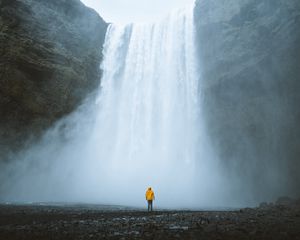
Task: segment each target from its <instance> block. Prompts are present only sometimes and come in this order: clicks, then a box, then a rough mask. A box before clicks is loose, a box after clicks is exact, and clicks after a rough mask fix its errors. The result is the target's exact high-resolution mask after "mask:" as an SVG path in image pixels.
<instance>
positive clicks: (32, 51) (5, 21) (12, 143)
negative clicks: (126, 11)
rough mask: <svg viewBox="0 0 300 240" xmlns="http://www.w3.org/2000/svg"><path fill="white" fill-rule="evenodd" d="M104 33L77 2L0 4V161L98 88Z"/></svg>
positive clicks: (1, 0) (16, 1)
mask: <svg viewBox="0 0 300 240" xmlns="http://www.w3.org/2000/svg"><path fill="white" fill-rule="evenodd" d="M106 28H107V23H105V22H104V21H103V19H102V18H101V17H100V16H99V15H98V14H97V13H96V12H95V11H93V10H92V9H89V8H87V7H85V6H84V5H83V4H82V3H81V2H80V1H79V0H51V1H46V0H11V1H4V0H0V46H1V47H0V116H1V118H0V155H1V159H0V160H3V156H4V153H8V152H10V151H15V150H17V149H19V148H20V147H21V146H22V145H24V144H25V142H26V141H25V140H26V139H27V140H29V139H28V138H29V136H32V135H33V136H38V135H39V134H40V133H41V132H42V131H43V130H44V129H46V128H48V127H49V126H51V124H53V123H54V122H55V121H56V120H58V119H60V118H61V117H63V116H65V115H66V114H68V113H70V112H72V111H73V110H74V109H75V108H76V107H77V106H78V105H79V104H80V103H81V102H82V100H83V99H84V98H85V97H86V96H87V94H89V93H91V92H92V91H93V90H94V89H95V88H97V87H98V85H99V79H100V76H101V72H100V69H99V65H100V62H101V59H102V45H103V41H104V36H105V33H106Z"/></svg>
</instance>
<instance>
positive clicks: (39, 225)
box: [0, 199, 300, 240]
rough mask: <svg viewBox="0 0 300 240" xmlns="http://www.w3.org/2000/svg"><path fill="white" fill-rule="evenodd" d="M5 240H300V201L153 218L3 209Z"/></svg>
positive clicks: (97, 208) (0, 226)
mask: <svg viewBox="0 0 300 240" xmlns="http://www.w3.org/2000/svg"><path fill="white" fill-rule="evenodd" d="M0 239H1V240H10V239H18V240H22V239H28V240H35V239H38V240H43V239H70V240H71V239H72V240H76V239H210V240H213V239H231V240H233V239H293V240H297V239H300V201H299V200H298V201H292V200H288V199H281V200H278V201H277V203H276V204H267V203H263V204H261V205H260V206H259V207H257V208H253V209H251V208H246V209H238V210H230V211H173V210H166V211H164V210H158V211H155V212H153V213H148V212H146V211H143V210H140V209H131V208H125V207H116V206H103V205H65V204H27V205H12V204H2V205H0Z"/></svg>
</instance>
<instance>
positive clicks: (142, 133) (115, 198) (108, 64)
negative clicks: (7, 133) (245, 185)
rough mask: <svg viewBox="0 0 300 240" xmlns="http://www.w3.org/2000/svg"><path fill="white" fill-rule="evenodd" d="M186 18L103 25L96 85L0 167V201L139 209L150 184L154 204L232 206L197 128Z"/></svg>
mask: <svg viewBox="0 0 300 240" xmlns="http://www.w3.org/2000/svg"><path fill="white" fill-rule="evenodd" d="M193 20H194V19H193V6H192V5H191V6H190V7H186V8H183V9H182V10H176V11H173V12H172V13H170V14H169V15H168V16H166V17H165V18H164V19H162V21H160V22H158V23H153V24H133V25H132V24H129V25H115V24H112V25H110V26H109V29H108V31H107V35H106V40H105V44H104V50H103V55H104V60H103V63H102V65H101V69H102V70H103V77H102V79H101V86H100V87H99V89H98V90H97V91H96V93H95V95H93V96H91V97H89V98H88V99H87V100H86V102H85V103H84V104H82V106H81V107H80V108H79V109H78V110H77V111H76V112H74V113H73V114H71V115H70V116H68V117H67V118H65V119H62V120H61V121H60V122H59V123H57V124H56V125H55V126H54V127H53V128H52V129H50V130H49V131H48V132H47V133H46V134H45V136H44V137H43V139H42V140H41V141H40V142H39V143H38V144H36V145H34V146H32V147H31V148H29V149H26V150H24V151H23V152H21V153H20V154H19V155H18V156H15V158H16V159H17V161H16V162H13V163H8V164H7V165H5V164H4V165H3V166H2V169H5V170H4V171H1V182H2V183H4V184H2V186H1V192H2V193H3V194H2V195H1V200H2V201H17V202H32V201H33V202H44V201H46V202H49V201H54V202H89V203H102V204H118V205H128V206H138V207H141V206H143V205H144V202H145V199H144V194H145V190H146V189H147V187H149V186H151V187H152V188H153V189H154V191H155V194H156V206H158V207H163V208H172V207H179V208H200V207H202V208H205V207H229V206H240V205H241V204H242V201H241V200H242V198H239V199H232V198H231V197H230V195H229V194H230V185H228V184H227V185H224V182H225V181H226V180H225V179H224V178H223V177H222V172H221V169H219V167H218V161H217V159H216V158H214V155H213V151H212V150H211V149H210V143H209V138H208V137H207V136H206V133H205V129H204V124H203V117H202V116H201V108H202V107H201V104H202V103H201V102H202V99H201V81H202V79H201V67H200V66H199V63H198V61H197V57H196V51H195V49H196V48H195V28H194V21H193ZM8 178H9V181H7V179H8ZM225 191H226V192H227V193H225Z"/></svg>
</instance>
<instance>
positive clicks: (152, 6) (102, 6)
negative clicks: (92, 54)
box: [82, 0, 194, 24]
mask: <svg viewBox="0 0 300 240" xmlns="http://www.w3.org/2000/svg"><path fill="white" fill-rule="evenodd" d="M82 2H83V3H84V4H86V5H87V6H89V7H91V8H94V9H95V10H96V11H97V12H98V13H99V14H100V15H101V16H102V17H103V18H104V20H105V21H107V22H113V23H123V24H124V23H130V22H136V23H137V22H139V23H141V22H153V21H157V20H159V19H161V18H163V17H164V16H166V15H167V14H168V13H169V12H170V11H172V10H174V9H179V8H182V7H185V6H186V5H192V4H193V2H194V1H193V0H164V1H160V0H100V1H99V0H82Z"/></svg>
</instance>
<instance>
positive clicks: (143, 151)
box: [91, 9, 200, 205]
mask: <svg viewBox="0 0 300 240" xmlns="http://www.w3.org/2000/svg"><path fill="white" fill-rule="evenodd" d="M196 67H197V63H196V57H195V47H194V29H193V14H192V9H191V10H181V11H177V12H174V13H172V14H170V16H169V17H167V18H166V19H165V20H164V21H162V22H159V23H155V24H143V25H127V26H115V25H111V26H110V27H109V29H108V32H107V36H106V40H105V45H104V62H103V64H102V69H103V79H102V84H101V93H100V95H99V112H98V116H97V122H96V126H95V129H94V135H93V139H92V140H91V141H92V143H96V142H97V143H99V145H100V146H99V148H98V147H97V149H94V150H95V152H97V155H98V156H99V159H101V161H100V162H99V171H101V165H104V166H105V167H104V168H103V170H104V171H105V172H102V171H101V172H102V173H101V175H102V176H103V179H105V182H109V183H110V184H109V185H108V187H109V188H113V189H118V192H120V194H121V195H122V196H123V198H124V201H128V202H130V200H131V199H139V198H140V196H139V195H140V194H141V193H140V191H139V190H142V189H145V188H146V187H147V186H152V187H153V188H154V190H156V191H157V195H159V196H160V202H163V201H164V202H165V203H166V204H167V202H168V201H170V200H171V199H177V201H180V202H183V201H184V202H186V203H187V205H188V204H190V202H191V201H193V200H194V196H192V195H193V192H194V189H193V184H194V182H195V179H194V174H195V172H194V170H195V163H196V161H197V157H198V154H197V153H198V152H197V150H198V148H199V133H200V129H199V120H200V119H199V113H200V111H199V82H198V79H199V75H198V74H197V68H196ZM96 161H98V160H96ZM104 162H105V163H104ZM91 165H92V166H94V165H97V163H96V162H95V163H93V164H91ZM105 182H104V184H103V186H102V188H104V189H105V187H106V184H105ZM179 189H181V190H180V191H178V190H179ZM186 190H187V191H188V192H187V191H186ZM191 194H192V195H191ZM158 199H159V198H158ZM108 201H110V199H109V200H108Z"/></svg>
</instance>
